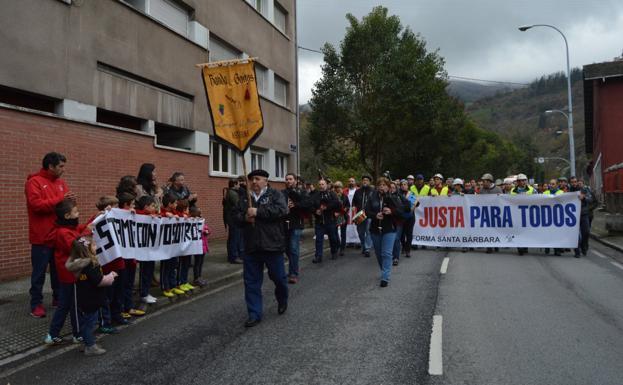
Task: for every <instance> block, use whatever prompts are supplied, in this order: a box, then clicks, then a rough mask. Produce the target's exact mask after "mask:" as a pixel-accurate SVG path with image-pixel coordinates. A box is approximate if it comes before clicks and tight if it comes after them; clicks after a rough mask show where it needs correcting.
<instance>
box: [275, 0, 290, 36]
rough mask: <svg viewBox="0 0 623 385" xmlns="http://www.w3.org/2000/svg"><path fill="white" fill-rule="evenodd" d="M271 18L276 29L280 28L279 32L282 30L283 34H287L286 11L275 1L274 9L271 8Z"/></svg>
mask: <svg viewBox="0 0 623 385" xmlns="http://www.w3.org/2000/svg"><path fill="white" fill-rule="evenodd" d="M273 14H274V15H273V20H274V23H273V24H274V25H275V27H277V29H278V30H280V31H281V32H283V34H284V35H285V34H287V29H288V12H287V11H286V10H285V9H284V8H283V7H282V6H281V5H280V4H279V3H277V2H276V1H275V6H274V10H273ZM281 21H283V25H282V23H281Z"/></svg>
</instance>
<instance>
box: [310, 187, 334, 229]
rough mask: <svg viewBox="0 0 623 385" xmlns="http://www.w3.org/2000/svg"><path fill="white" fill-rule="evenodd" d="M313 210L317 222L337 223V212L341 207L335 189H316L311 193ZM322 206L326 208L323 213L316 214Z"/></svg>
mask: <svg viewBox="0 0 623 385" xmlns="http://www.w3.org/2000/svg"><path fill="white" fill-rule="evenodd" d="M310 200H311V210H312V212H313V214H314V219H315V220H316V224H332V223H335V212H336V211H338V210H339V209H340V200H339V199H338V198H337V195H335V193H334V192H333V191H320V190H316V191H314V192H313V193H311V195H310ZM321 206H324V207H325V209H324V210H323V211H322V214H321V215H317V214H316V210H318V209H319V208H320V207H321Z"/></svg>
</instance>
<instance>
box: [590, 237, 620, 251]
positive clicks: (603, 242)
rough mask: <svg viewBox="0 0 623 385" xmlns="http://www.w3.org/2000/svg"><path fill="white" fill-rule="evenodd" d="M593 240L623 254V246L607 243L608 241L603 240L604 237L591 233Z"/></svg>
mask: <svg viewBox="0 0 623 385" xmlns="http://www.w3.org/2000/svg"><path fill="white" fill-rule="evenodd" d="M591 238H592V239H594V240H596V241H597V242H599V243H601V244H602V245H604V246H608V247H609V248H611V249H614V250H616V251H619V252H621V253H623V247H621V246H619V245H617V244H615V243H612V242H610V241H607V240H605V239H603V238H602V237H599V236H597V235H596V234H595V233H591Z"/></svg>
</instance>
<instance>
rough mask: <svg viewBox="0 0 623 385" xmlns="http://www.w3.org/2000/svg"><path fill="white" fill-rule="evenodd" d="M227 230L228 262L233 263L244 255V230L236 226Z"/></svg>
mask: <svg viewBox="0 0 623 385" xmlns="http://www.w3.org/2000/svg"><path fill="white" fill-rule="evenodd" d="M227 229H228V230H227V231H228V235H227V260H228V261H229V262H233V261H235V260H236V259H237V258H240V259H242V257H243V255H244V246H243V238H242V229H241V228H240V227H238V226H236V225H229V226H227Z"/></svg>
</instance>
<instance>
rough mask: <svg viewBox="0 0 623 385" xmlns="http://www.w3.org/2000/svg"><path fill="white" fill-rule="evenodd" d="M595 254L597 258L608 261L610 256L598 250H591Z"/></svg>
mask: <svg viewBox="0 0 623 385" xmlns="http://www.w3.org/2000/svg"><path fill="white" fill-rule="evenodd" d="M591 251H592V252H593V254H595V255H596V256H598V257H599V258H603V259H608V256H607V255H605V254H603V253H601V252H599V251H597V250H591Z"/></svg>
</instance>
